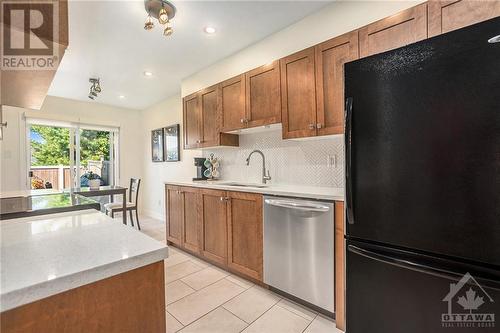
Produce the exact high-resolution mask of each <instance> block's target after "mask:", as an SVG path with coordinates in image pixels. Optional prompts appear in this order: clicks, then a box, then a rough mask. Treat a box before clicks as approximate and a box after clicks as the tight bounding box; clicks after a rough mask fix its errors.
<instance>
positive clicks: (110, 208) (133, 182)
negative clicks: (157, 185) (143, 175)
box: [104, 178, 141, 230]
mask: <svg viewBox="0 0 500 333" xmlns="http://www.w3.org/2000/svg"><path fill="white" fill-rule="evenodd" d="M140 186H141V180H140V179H139V178H130V186H129V188H128V198H129V200H130V201H128V202H127V211H128V212H129V214H130V222H131V223H132V226H134V219H133V217H132V211H134V210H135V219H136V221H137V228H138V229H139V230H141V225H140V224H139V213H138V209H137V204H138V202H139V187H140ZM104 208H105V209H106V214H107V215H109V214H111V217H115V213H116V212H123V204H122V203H121V202H110V203H107V204H105V205H104ZM123 214H126V212H123Z"/></svg>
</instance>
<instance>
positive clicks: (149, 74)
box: [144, 71, 153, 76]
mask: <svg viewBox="0 0 500 333" xmlns="http://www.w3.org/2000/svg"><path fill="white" fill-rule="evenodd" d="M144 76H153V73H152V72H148V71H144Z"/></svg>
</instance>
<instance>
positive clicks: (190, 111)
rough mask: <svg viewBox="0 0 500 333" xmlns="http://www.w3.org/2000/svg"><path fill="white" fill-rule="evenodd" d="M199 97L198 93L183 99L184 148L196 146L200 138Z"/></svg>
mask: <svg viewBox="0 0 500 333" xmlns="http://www.w3.org/2000/svg"><path fill="white" fill-rule="evenodd" d="M200 111H201V110H200V98H199V95H198V93H195V94H191V95H189V96H186V97H184V99H183V113H184V148H185V149H190V148H198V147H199V145H200V144H199V142H200V140H201V133H200V131H201V114H200Z"/></svg>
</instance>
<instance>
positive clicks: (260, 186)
mask: <svg viewBox="0 0 500 333" xmlns="http://www.w3.org/2000/svg"><path fill="white" fill-rule="evenodd" d="M219 185H224V186H239V187H256V188H263V187H269V185H267V184H255V183H239V182H225V183H219Z"/></svg>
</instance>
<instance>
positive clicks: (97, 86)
mask: <svg viewBox="0 0 500 333" xmlns="http://www.w3.org/2000/svg"><path fill="white" fill-rule="evenodd" d="M89 82H90V83H91V84H92V85H91V86H90V90H89V98H90V99H92V100H94V99H95V98H96V97H97V94H98V93H100V92H101V91H102V89H101V83H100V80H99V78H90V79H89Z"/></svg>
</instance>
